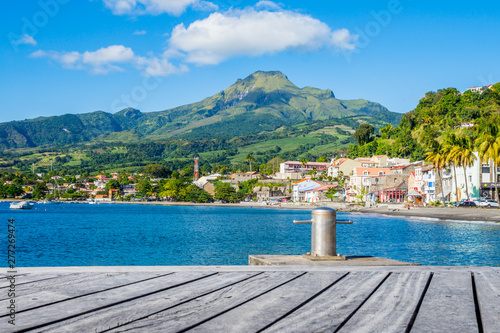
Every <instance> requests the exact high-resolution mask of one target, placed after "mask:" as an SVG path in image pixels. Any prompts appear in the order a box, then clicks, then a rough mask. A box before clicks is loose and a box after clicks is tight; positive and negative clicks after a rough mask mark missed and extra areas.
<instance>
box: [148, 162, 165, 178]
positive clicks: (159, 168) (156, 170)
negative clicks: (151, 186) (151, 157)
mask: <svg viewBox="0 0 500 333" xmlns="http://www.w3.org/2000/svg"><path fill="white" fill-rule="evenodd" d="M143 172H144V173H145V174H147V175H149V176H151V177H154V178H168V177H170V175H171V174H172V171H171V170H170V169H169V168H167V167H165V166H164V165H161V164H149V165H146V166H145V167H144V168H143Z"/></svg>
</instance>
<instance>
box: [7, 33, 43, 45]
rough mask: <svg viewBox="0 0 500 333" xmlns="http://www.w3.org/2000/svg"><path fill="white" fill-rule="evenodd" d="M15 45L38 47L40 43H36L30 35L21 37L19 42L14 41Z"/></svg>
mask: <svg viewBox="0 0 500 333" xmlns="http://www.w3.org/2000/svg"><path fill="white" fill-rule="evenodd" d="M12 43H14V44H15V45H21V44H26V45H34V46H36V45H37V44H38V43H37V42H36V40H35V38H33V37H31V36H30V35H26V34H25V35H21V37H20V38H19V39H17V40H14V41H12Z"/></svg>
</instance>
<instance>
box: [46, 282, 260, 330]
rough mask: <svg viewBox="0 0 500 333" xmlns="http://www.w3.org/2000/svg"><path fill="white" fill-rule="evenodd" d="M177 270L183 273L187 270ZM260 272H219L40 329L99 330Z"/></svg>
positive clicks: (185, 300) (147, 314)
mask: <svg viewBox="0 0 500 333" xmlns="http://www.w3.org/2000/svg"><path fill="white" fill-rule="evenodd" d="M178 274H180V275H183V276H186V275H188V274H189V273H178ZM260 274H262V273H258V272H252V273H221V274H218V275H215V276H210V277H209V278H206V279H202V280H198V281H195V282H192V283H189V284H186V285H183V286H179V287H176V288H173V289H169V290H166V291H163V292H160V293H155V294H153V295H150V296H147V297H144V298H140V299H136V300H132V301H129V302H126V303H122V304H119V305H115V306H112V307H110V308H106V309H102V310H98V311H93V312H91V313H88V314H85V315H82V316H79V317H76V318H73V319H69V320H65V321H63V322H60V323H57V324H54V325H51V326H48V327H46V328H44V329H41V330H40V332H45V331H47V332H53V331H56V332H85V330H87V328H88V327H92V328H93V331H94V330H95V331H97V332H100V331H103V330H107V329H109V328H114V327H117V326H120V325H123V324H125V323H129V322H133V321H135V320H139V319H141V318H145V317H148V316H149V315H151V314H153V313H157V312H158V311H161V310H162V309H167V308H172V307H175V306H177V305H179V304H182V303H183V302H188V301H189V300H191V299H193V298H196V297H198V296H201V295H204V294H206V293H210V292H213V291H215V290H217V289H220V288H225V287H227V286H229V285H231V284H233V283H239V282H241V281H244V280H246V279H252V278H253V277H255V276H258V275H260Z"/></svg>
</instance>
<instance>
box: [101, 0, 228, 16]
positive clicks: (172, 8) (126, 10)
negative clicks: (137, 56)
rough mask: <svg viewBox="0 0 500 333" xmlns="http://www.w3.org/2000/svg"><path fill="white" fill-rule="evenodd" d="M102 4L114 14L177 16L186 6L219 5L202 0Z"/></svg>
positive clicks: (120, 0)
mask: <svg viewBox="0 0 500 333" xmlns="http://www.w3.org/2000/svg"><path fill="white" fill-rule="evenodd" d="M103 2H104V5H105V6H106V7H107V8H109V9H111V11H112V12H113V14H115V15H134V16H136V15H160V14H164V13H167V14H170V15H174V16H179V15H181V14H182V13H184V12H185V11H186V9H187V8H188V7H191V8H193V9H195V10H208V11H213V10H217V9H218V8H219V7H218V6H217V5H216V4H214V3H211V2H208V1H203V0H103Z"/></svg>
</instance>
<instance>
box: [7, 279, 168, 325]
mask: <svg viewBox="0 0 500 333" xmlns="http://www.w3.org/2000/svg"><path fill="white" fill-rule="evenodd" d="M172 274H174V273H168V274H163V275H159V276H153V277H150V278H147V279H144V280H139V281H135V282H130V283H126V284H122V285H119V286H114V287H110V288H107V289H102V290H98V291H93V292H90V293H87V294H83V295H78V296H74V297H69V298H66V299H62V300H59V301H55V302H52V303H47V304H42V305H38V306H34V307H32V308H29V309H24V310H21V311H17V312H16V313H22V312H26V311H31V310H35V309H39V308H43V307H45V306H49V305H54V304H57V303H62V302H66V301H71V300H74V299H77V298H80V297H85V296H90V295H94V294H98V293H102V292H105V291H109V290H113V289H118V288H122V287H126V286H130V285H133V284H136V283H141V282H145V281H149V280H153V279H158V278H161V277H164V276H167V275H172ZM8 316H9V314H6V315H2V316H0V318H2V317H8Z"/></svg>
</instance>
